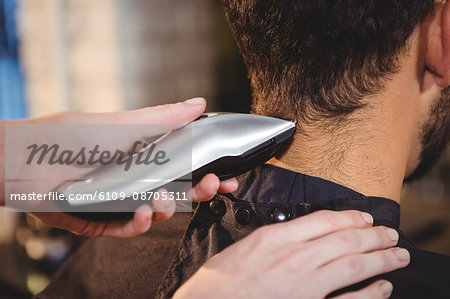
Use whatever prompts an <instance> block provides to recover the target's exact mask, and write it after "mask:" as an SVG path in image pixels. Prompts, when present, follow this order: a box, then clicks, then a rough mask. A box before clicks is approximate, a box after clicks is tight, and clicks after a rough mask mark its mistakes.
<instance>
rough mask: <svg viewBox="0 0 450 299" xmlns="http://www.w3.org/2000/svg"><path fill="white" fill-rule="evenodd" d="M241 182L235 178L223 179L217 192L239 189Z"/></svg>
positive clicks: (229, 191)
mask: <svg viewBox="0 0 450 299" xmlns="http://www.w3.org/2000/svg"><path fill="white" fill-rule="evenodd" d="M238 186H239V184H238V181H237V180H236V179H235V178H231V179H228V180H225V181H221V182H220V185H219V190H217V193H231V192H234V191H236V190H237V188H238Z"/></svg>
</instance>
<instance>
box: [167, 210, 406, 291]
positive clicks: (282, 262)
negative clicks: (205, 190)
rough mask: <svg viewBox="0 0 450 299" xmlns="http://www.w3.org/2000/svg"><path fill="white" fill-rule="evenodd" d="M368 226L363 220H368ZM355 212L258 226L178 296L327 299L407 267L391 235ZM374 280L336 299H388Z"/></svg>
mask: <svg viewBox="0 0 450 299" xmlns="http://www.w3.org/2000/svg"><path fill="white" fill-rule="evenodd" d="M367 219H368V220H369V221H366V220H367ZM371 219H372V217H371V216H370V215H369V214H366V213H361V212H359V211H342V212H335V211H319V212H316V213H313V214H311V215H308V216H304V217H300V218H298V219H295V220H292V221H289V222H286V223H279V224H272V225H267V226H265V227H262V228H259V229H258V230H256V231H255V232H253V233H252V234H250V235H249V236H247V237H246V238H244V239H242V240H241V241H239V242H237V243H235V244H233V245H231V246H230V247H228V248H226V249H225V250H223V251H222V252H221V253H219V254H217V255H216V256H214V257H213V258H211V260H209V261H208V262H207V263H205V264H204V265H203V266H202V267H201V268H200V269H199V270H198V271H197V272H196V273H195V274H194V275H193V276H192V277H191V278H190V279H189V280H188V281H187V282H186V283H185V284H184V285H182V286H181V287H180V288H179V289H178V291H177V292H176V293H175V296H174V297H175V298H210V297H211V294H214V298H308V299H310V298H324V297H325V296H327V295H329V294H330V293H332V292H334V291H336V290H339V289H342V288H344V287H347V286H350V285H353V284H356V283H358V282H361V281H363V280H365V279H368V278H370V277H374V276H376V275H379V274H383V273H387V272H390V271H393V270H396V269H399V268H403V267H405V266H407V265H408V264H409V259H410V257H409V253H408V251H407V250H406V249H400V248H393V246H396V244H397V241H398V233H397V232H396V231H395V230H392V229H388V228H386V227H383V226H377V227H372V220H371ZM391 292H392V284H391V283H390V282H388V281H385V280H379V281H376V282H374V283H373V284H371V285H369V286H367V287H365V288H363V289H361V290H359V291H356V292H351V293H346V294H343V295H340V296H338V297H337V298H340V299H342V298H388V297H389V296H390V294H391Z"/></svg>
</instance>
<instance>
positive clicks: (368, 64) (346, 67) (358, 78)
mask: <svg viewBox="0 0 450 299" xmlns="http://www.w3.org/2000/svg"><path fill="white" fill-rule="evenodd" d="M223 1H224V5H225V10H226V13H227V17H228V20H229V22H230V25H231V29H232V31H233V34H234V37H235V39H236V41H237V44H238V46H239V48H240V50H241V52H242V55H243V57H244V61H245V63H246V65H247V68H248V72H249V77H250V80H251V85H252V91H253V108H252V109H253V111H254V112H256V113H258V114H263V115H269V116H275V117H281V118H286V119H298V120H303V121H312V120H321V119H324V118H328V119H343V117H345V116H348V115H349V114H350V113H351V112H353V111H355V110H356V109H358V108H361V107H364V106H366V105H367V103H365V102H364V101H363V98H365V97H367V96H369V95H373V94H375V93H377V92H380V91H381V90H382V88H383V86H384V84H385V81H386V80H388V79H389V76H390V75H392V74H394V73H395V72H397V71H398V57H399V54H401V53H403V52H405V50H407V49H408V39H409V37H410V36H411V34H412V33H413V32H414V30H415V29H416V27H417V25H419V24H420V23H421V22H422V21H423V20H424V19H425V18H426V17H427V15H429V14H430V13H431V12H432V11H433V7H434V6H433V3H434V0H365V1H364V0H347V1H342V0H274V1H265V0H223Z"/></svg>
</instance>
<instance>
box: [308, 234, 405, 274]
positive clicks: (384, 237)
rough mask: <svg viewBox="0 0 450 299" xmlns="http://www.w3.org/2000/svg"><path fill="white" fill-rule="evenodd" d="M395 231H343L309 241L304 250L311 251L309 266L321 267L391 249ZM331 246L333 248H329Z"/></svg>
mask: <svg viewBox="0 0 450 299" xmlns="http://www.w3.org/2000/svg"><path fill="white" fill-rule="evenodd" d="M398 238H399V235H398V232H397V231H396V230H395V229H392V228H388V227H384V226H376V227H370V228H362V229H345V230H341V231H338V232H336V233H333V234H329V235H327V236H324V237H322V238H319V239H316V240H312V241H309V242H308V243H307V244H305V247H304V248H305V249H304V250H309V251H311V253H310V254H311V256H314V257H315V258H314V259H311V263H310V266H312V267H321V266H323V265H324V264H327V263H329V262H330V261H333V260H335V259H338V258H341V257H343V256H346V255H350V254H355V253H366V252H371V251H375V250H381V249H386V248H390V247H393V246H395V245H397V242H398ZM329 244H333V246H329Z"/></svg>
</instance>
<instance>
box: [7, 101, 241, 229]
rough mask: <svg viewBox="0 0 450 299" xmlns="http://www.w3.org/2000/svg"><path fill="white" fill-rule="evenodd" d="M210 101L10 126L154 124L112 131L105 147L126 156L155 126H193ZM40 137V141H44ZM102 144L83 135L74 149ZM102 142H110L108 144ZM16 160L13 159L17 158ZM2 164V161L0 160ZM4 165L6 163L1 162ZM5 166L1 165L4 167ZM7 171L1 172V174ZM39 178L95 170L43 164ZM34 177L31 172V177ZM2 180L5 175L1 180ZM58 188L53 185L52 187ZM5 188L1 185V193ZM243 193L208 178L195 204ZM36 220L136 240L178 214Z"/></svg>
mask: <svg viewBox="0 0 450 299" xmlns="http://www.w3.org/2000/svg"><path fill="white" fill-rule="evenodd" d="M205 107H206V102H205V100H204V99H202V98H195V99H191V100H188V101H185V102H180V103H176V104H169V105H162V106H156V107H150V108H144V109H139V110H134V111H121V112H113V113H81V112H62V113H57V114H52V115H48V116H44V117H38V118H31V119H23V120H17V121H8V122H6V124H8V123H11V124H15V123H16V124H100V125H103V124H108V125H118V124H119V125H120V124H124V125H129V124H135V125H150V126H138V127H137V129H134V127H133V130H128V131H127V132H125V133H126V135H124V134H123V132H122V135H120V136H119V135H117V134H116V132H112V134H111V138H109V139H106V140H107V141H109V144H105V143H102V144H101V146H102V147H106V148H110V149H111V151H115V149H121V150H123V151H126V150H127V149H128V148H129V147H130V146H131V145H132V143H133V142H135V141H137V140H142V139H143V138H145V137H149V136H147V135H146V134H149V132H148V131H149V129H151V128H152V127H156V128H158V126H151V124H155V125H165V127H166V128H168V130H172V129H176V128H178V127H180V126H182V125H184V124H186V123H189V122H191V121H193V120H195V119H196V118H198V117H199V116H200V115H201V114H202V113H203V111H204V110H205ZM39 138H40V137H39V136H36V139H39ZM97 142H99V138H98V134H97V136H96V135H95V134H82V135H80V136H77V138H74V140H73V144H72V146H73V147H75V148H76V147H78V144H80V145H86V144H97ZM101 142H104V141H103V140H102V141H101ZM11 158H14V157H8V159H11ZM0 162H1V161H0ZM0 164H1V163H0ZM0 166H1V165H0ZM1 168H2V167H0V169H1ZM34 171H36V173H33V174H32V175H33V177H35V178H39V177H45V175H46V174H47V173H52V175H54V176H55V175H56V176H57V175H58V174H57V173H56V172H57V171H60V172H62V174H64V175H66V174H67V172H68V171H70V172H71V173H73V175H74V177H75V178H76V177H81V175H82V174H85V173H87V172H90V171H92V169H89V168H83V167H76V166H64V167H61V168H56V169H55V168H54V167H52V166H50V165H44V164H43V165H40V166H39V167H35V168H34ZM27 174H28V175H30V173H27ZM0 179H1V176H0ZM52 184H53V185H52ZM59 184H60V183H58V182H55V183H52V182H49V183H46V185H45V186H44V184H42V183H41V184H40V185H38V186H36V187H39V188H42V190H40V192H42V193H44V192H48V191H53V190H55V188H56V187H57V186H58V185H59ZM1 186H3V184H2V182H0V189H1V188H2V187H1ZM236 188H237V181H236V179H234V178H233V179H229V180H226V181H223V182H220V181H219V179H218V177H217V176H215V175H213V174H208V175H206V176H205V177H204V178H203V179H202V180H201V181H200V182H199V183H198V184H197V185H196V186H194V187H193V189H192V190H190V192H191V195H192V199H193V200H194V201H206V200H210V199H211V198H212V197H213V196H214V195H215V194H216V193H217V192H224V193H228V192H232V191H234V190H236ZM34 191H35V190H34V189H33V188H31V189H30V190H23V189H21V190H20V192H22V193H27V192H29V193H31V192H34ZM4 194H5V192H4V191H3V190H0V202H4V198H2V197H3V196H4ZM164 211H167V210H164ZM29 214H30V215H31V216H32V217H34V218H36V219H37V220H38V221H40V222H43V223H45V224H48V225H51V226H55V227H58V228H62V229H65V230H68V231H71V232H73V233H75V234H78V235H83V236H95V237H100V236H112V237H133V236H136V235H139V234H142V233H144V232H146V231H147V230H148V229H149V228H150V226H151V225H152V224H155V223H157V222H160V221H162V220H165V219H168V218H170V217H171V216H172V215H173V212H153V211H152V208H151V207H150V206H149V205H143V206H141V207H139V208H138V209H137V212H136V213H135V215H134V218H133V219H132V220H130V221H121V222H114V223H96V222H89V221H86V220H82V219H79V218H76V217H74V216H71V215H69V214H66V213H58V212H39V213H37V212H36V213H29Z"/></svg>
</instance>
